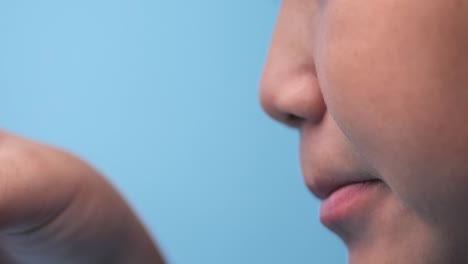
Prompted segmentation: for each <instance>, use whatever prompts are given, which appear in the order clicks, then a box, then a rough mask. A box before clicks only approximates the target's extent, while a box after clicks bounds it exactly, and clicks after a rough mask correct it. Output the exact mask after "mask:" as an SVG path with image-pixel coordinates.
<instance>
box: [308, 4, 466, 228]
mask: <svg viewBox="0 0 468 264" xmlns="http://www.w3.org/2000/svg"><path fill="white" fill-rule="evenodd" d="M364 2H366V4H364ZM367 2H369V3H367ZM371 2H372V4H371ZM424 2H425V3H428V2H427V1H424ZM429 2H430V4H422V1H406V0H397V1H384V0H375V1H365V0H360V1H345V0H341V1H340V0H337V1H335V2H331V3H332V4H330V5H329V6H328V7H327V10H325V11H324V13H323V14H322V15H323V16H322V17H321V22H322V24H321V30H320V31H319V33H318V36H317V43H318V45H317V50H316V51H317V56H316V57H317V64H318V67H317V68H318V75H319V80H320V82H321V84H322V90H323V91H322V93H323V96H324V99H325V101H326V103H327V107H328V110H329V112H330V114H331V115H332V116H333V117H334V119H335V121H336V123H337V124H338V126H339V127H340V129H341V130H342V131H343V133H344V134H345V135H346V136H347V138H348V139H349V141H350V142H351V143H352V144H353V145H354V146H355V147H356V149H357V150H358V151H360V152H361V154H362V155H363V156H364V157H366V158H367V159H368V160H369V161H370V162H371V164H372V165H373V166H374V167H375V169H376V170H377V171H378V172H379V173H380V174H381V176H382V177H383V178H384V180H385V181H386V182H387V184H388V185H389V186H390V187H391V188H392V189H393V190H394V192H395V193H396V194H397V195H398V197H399V198H401V200H402V201H403V202H405V203H406V204H407V205H408V206H410V207H412V208H413V209H415V210H417V211H418V212H420V213H421V214H422V215H426V216H427V217H434V215H439V214H449V213H450V214H453V213H454V212H453V211H454V210H455V209H460V208H453V207H452V208H451V207H450V206H447V205H448V204H453V205H454V206H455V207H456V206H462V204H459V205H457V203H456V201H459V199H461V198H463V197H464V198H466V196H467V195H466V193H468V162H467V160H468V133H467V131H468V115H467V114H466V113H467V112H468V104H467V103H466V102H468V79H467V77H466V75H467V74H466V73H467V72H468V65H467V62H468V49H467V47H468V39H467V38H466V37H465V36H467V35H468V34H466V32H465V29H464V28H465V26H464V25H468V21H465V20H466V18H465V17H467V16H466V14H464V13H463V12H465V13H466V11H463V10H460V9H459V8H458V7H456V5H455V3H457V2H458V1H455V0H453V1H447V0H438V1H429ZM421 6H423V7H424V8H421ZM376 14H378V15H376ZM441 200H442V201H445V202H446V203H440V202H435V201H441ZM439 205H440V206H439ZM467 219H468V214H467V218H466V219H465V220H467Z"/></svg>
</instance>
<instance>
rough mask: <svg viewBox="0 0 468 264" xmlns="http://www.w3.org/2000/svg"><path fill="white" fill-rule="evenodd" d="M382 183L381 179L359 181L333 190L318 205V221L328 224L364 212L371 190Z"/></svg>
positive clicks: (370, 196)
mask: <svg viewBox="0 0 468 264" xmlns="http://www.w3.org/2000/svg"><path fill="white" fill-rule="evenodd" d="M382 184H383V182H382V181H366V182H359V183H354V184H349V185H346V186H343V187H341V188H339V189H338V190H336V191H334V192H333V193H332V194H331V195H330V196H329V197H328V198H327V199H325V200H324V201H323V202H322V204H321V206H320V222H321V223H322V224H324V225H325V226H330V225H333V224H335V223H337V222H342V221H346V219H347V218H350V217H352V216H353V215H354V214H361V213H365V212H363V211H364V210H363V209H365V207H366V204H368V203H369V201H370V200H371V199H372V196H373V195H372V192H373V191H374V190H375V189H376V188H378V187H380V186H381V185H382Z"/></svg>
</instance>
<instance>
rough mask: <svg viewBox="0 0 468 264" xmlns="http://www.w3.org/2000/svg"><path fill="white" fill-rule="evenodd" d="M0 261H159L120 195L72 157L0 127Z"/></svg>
mask: <svg viewBox="0 0 468 264" xmlns="http://www.w3.org/2000/svg"><path fill="white" fill-rule="evenodd" d="M0 168H1V169H0V263H5V264H29V263H31V264H37V263H47V264H63V263H67V264H75V263H76V264H78V263H80V264H81V263H83V264H84V263H86V264H93V263H96V264H98V263H115V264H130V263H143V264H144V263H151V264H157V263H163V259H162V257H161V255H160V254H159V252H158V250H157V248H156V247H155V245H154V243H153V241H152V240H151V238H150V237H149V235H148V234H147V232H146V230H145V228H144V227H143V225H142V224H141V223H140V221H139V220H138V219H137V217H136V216H135V215H134V213H133V212H132V210H131V209H130V208H129V207H128V205H127V203H126V202H125V201H124V200H123V199H122V198H121V196H120V194H119V193H118V192H117V191H116V190H115V189H114V188H113V187H112V186H111V185H110V184H109V183H108V182H107V181H106V180H105V179H104V178H103V177H102V176H101V175H100V174H99V173H98V172H97V171H95V170H94V169H93V168H91V167H90V166H89V165H87V164H86V163H84V162H83V161H81V160H80V159H78V158H77V157H75V156H73V155H71V154H69V153H67V152H65V151H62V150H59V149H56V148H52V147H49V146H46V145H43V144H39V143H35V142H32V141H30V140H27V139H24V138H22V137H18V136H14V135H11V134H9V133H7V132H0Z"/></svg>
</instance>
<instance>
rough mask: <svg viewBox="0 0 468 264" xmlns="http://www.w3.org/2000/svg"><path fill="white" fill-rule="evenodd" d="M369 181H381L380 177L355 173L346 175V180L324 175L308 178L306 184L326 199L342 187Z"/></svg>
mask: <svg viewBox="0 0 468 264" xmlns="http://www.w3.org/2000/svg"><path fill="white" fill-rule="evenodd" d="M367 181H380V179H378V178H375V177H371V176H368V175H364V176H363V175H356V174H354V176H350V177H346V179H344V180H341V179H340V178H339V177H323V178H318V179H313V180H307V179H306V184H307V187H308V188H309V190H310V191H311V192H312V193H313V194H314V195H315V196H317V197H318V198H319V199H321V200H325V199H327V198H328V197H329V196H330V195H331V194H332V193H333V192H334V191H336V190H338V189H340V188H341V187H344V186H346V185H350V184H355V183H360V182H367Z"/></svg>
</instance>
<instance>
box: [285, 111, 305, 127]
mask: <svg viewBox="0 0 468 264" xmlns="http://www.w3.org/2000/svg"><path fill="white" fill-rule="evenodd" d="M303 121H304V119H303V118H301V117H299V116H297V115H294V114H286V117H285V120H284V123H285V124H286V125H287V126H290V127H294V128H297V127H300V125H301V123H302V122H303Z"/></svg>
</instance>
